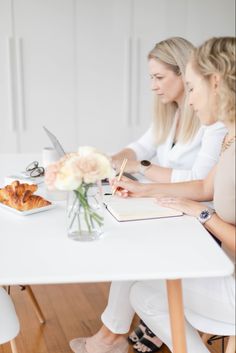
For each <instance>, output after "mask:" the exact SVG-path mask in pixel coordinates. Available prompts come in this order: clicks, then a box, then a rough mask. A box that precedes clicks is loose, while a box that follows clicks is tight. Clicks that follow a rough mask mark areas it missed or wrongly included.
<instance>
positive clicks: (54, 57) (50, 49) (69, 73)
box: [14, 0, 77, 152]
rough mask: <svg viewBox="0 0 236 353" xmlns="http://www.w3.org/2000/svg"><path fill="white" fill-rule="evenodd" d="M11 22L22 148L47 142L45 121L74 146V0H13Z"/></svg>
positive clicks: (34, 148) (35, 148)
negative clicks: (13, 36) (14, 47)
mask: <svg viewBox="0 0 236 353" xmlns="http://www.w3.org/2000/svg"><path fill="white" fill-rule="evenodd" d="M14 21H15V36H16V54H17V73H18V120H19V130H20V148H21V151H22V152H28V151H33V152H34V151H40V150H41V149H42V147H43V146H44V145H48V144H50V143H49V142H48V140H47V137H46V136H45V134H44V132H43V130H42V126H43V125H45V126H47V127H48V128H49V129H50V130H52V131H53V132H55V133H56V135H57V136H58V137H59V138H60V140H61V141H62V143H63V145H64V146H65V148H66V149H67V150H73V149H75V148H76V147H77V141H76V129H75V124H76V123H75V42H74V28H75V22H74V1H73V0H40V1H39V0H14Z"/></svg>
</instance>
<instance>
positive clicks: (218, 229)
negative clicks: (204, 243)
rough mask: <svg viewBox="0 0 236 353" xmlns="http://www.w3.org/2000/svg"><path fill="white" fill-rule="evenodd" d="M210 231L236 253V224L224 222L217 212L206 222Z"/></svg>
mask: <svg viewBox="0 0 236 353" xmlns="http://www.w3.org/2000/svg"><path fill="white" fill-rule="evenodd" d="M205 227H206V229H207V230H209V232H211V233H212V234H213V235H215V236H216V237H217V238H218V239H219V240H220V241H221V242H222V243H223V245H224V246H225V247H226V248H227V249H229V250H230V251H231V252H233V253H235V250H236V249H235V226H234V225H232V224H230V223H226V222H224V221H223V220H222V219H221V218H220V217H219V216H218V215H217V214H214V215H213V216H212V217H211V218H210V219H209V221H207V222H206V223H205Z"/></svg>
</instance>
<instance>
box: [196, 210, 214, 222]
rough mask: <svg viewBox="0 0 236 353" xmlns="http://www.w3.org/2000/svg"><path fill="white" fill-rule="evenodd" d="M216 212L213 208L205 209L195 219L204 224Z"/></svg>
mask: <svg viewBox="0 0 236 353" xmlns="http://www.w3.org/2000/svg"><path fill="white" fill-rule="evenodd" d="M215 212H216V211H215V210H214V209H213V208H206V209H205V210H203V211H202V212H201V213H200V215H199V216H198V217H197V219H198V220H199V222H200V223H202V224H204V223H206V222H207V221H209V219H210V218H211V217H212V215H213V214H214V213H215Z"/></svg>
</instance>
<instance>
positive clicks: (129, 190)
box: [111, 176, 145, 197]
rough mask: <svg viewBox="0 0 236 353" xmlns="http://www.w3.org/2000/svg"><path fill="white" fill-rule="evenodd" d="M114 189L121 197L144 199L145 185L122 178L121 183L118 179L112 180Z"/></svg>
mask: <svg viewBox="0 0 236 353" xmlns="http://www.w3.org/2000/svg"><path fill="white" fill-rule="evenodd" d="M111 186H112V188H113V189H114V188H115V189H116V195H117V196H120V197H144V196H145V184H142V183H139V182H138V181H134V180H131V179H129V178H126V177H125V176H122V177H121V179H120V181H118V180H117V179H113V180H111Z"/></svg>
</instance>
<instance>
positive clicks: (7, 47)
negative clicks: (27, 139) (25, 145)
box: [0, 0, 17, 152]
mask: <svg viewBox="0 0 236 353" xmlns="http://www.w3.org/2000/svg"><path fill="white" fill-rule="evenodd" d="M10 5H11V2H10V1H9V0H0V131H1V136H0V152H16V150H17V122H16V115H15V105H14V97H15V92H14V76H15V72H14V42H13V33H12V21H11V8H10Z"/></svg>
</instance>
